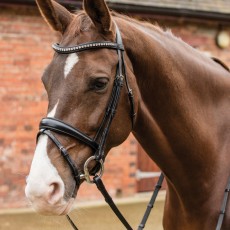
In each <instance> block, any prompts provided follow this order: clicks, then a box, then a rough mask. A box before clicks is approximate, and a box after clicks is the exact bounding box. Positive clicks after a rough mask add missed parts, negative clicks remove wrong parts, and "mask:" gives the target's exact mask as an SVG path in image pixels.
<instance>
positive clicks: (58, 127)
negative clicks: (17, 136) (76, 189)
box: [38, 28, 135, 185]
mask: <svg viewBox="0 0 230 230" xmlns="http://www.w3.org/2000/svg"><path fill="white" fill-rule="evenodd" d="M52 47H53V49H54V50H55V51H56V52H57V53H60V54H70V53H76V52H83V51H86V50H92V49H101V48H106V49H113V50H117V54H118V64H117V70H116V76H115V80H114V84H113V88H112V93H111V96H110V100H109V103H108V105H107V108H106V111H105V114H104V117H103V120H102V122H101V124H100V127H99V128H98V130H97V133H96V135H95V137H94V138H91V137H89V136H88V135H86V134H85V133H83V132H82V131H80V130H78V129H76V128H74V127H72V126H70V125H69V124H66V123H64V122H63V121H61V120H58V119H55V118H49V117H46V118H43V119H42V120H41V122H40V127H39V128H40V131H39V133H38V136H40V135H41V134H45V135H47V136H48V137H49V138H50V139H51V140H52V141H53V143H54V144H55V145H56V146H57V147H58V149H59V150H60V152H61V154H62V156H63V157H64V159H65V160H66V162H67V163H68V165H69V167H70V169H71V171H72V174H73V177H74V179H75V181H76V185H79V184H80V180H83V179H85V180H86V181H87V182H89V183H93V181H92V180H91V178H90V173H89V170H88V165H89V163H90V162H91V161H96V162H98V167H97V170H96V171H100V177H101V176H102V174H103V162H104V158H105V156H104V148H105V143H106V140H107V137H108V133H109V130H110V126H111V123H112V120H113V118H114V116H115V113H116V109H117V105H118V101H119V97H120V92H121V88H122V86H123V84H124V81H125V85H126V87H127V91H128V98H129V102H130V107H131V112H130V116H131V121H132V126H133V125H134V117H135V110H134V99H133V93H132V89H131V88H130V86H129V83H128V80H127V76H126V69H125V63H124V46H123V43H122V38H121V35H120V32H119V29H118V28H117V37H116V43H114V42H110V41H102V42H98V41H96V42H88V43H84V44H80V45H77V46H72V47H61V46H60V45H59V44H54V45H53V46H52ZM50 131H53V132H56V133H60V134H64V135H67V136H70V137H72V138H75V139H77V140H78V141H80V142H82V143H84V144H86V145H88V146H89V147H90V148H91V149H92V150H93V155H92V156H91V157H90V158H89V159H87V161H86V162H85V165H84V174H82V173H80V172H79V170H78V169H77V168H76V166H75V164H74V162H73V160H72V159H71V157H70V156H69V154H68V152H67V150H66V149H65V147H64V146H62V144H61V143H60V142H59V140H58V139H57V138H56V137H55V136H54V135H53V134H52V133H51V132H50ZM95 173H96V172H94V174H95Z"/></svg>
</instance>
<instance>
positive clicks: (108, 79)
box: [25, 0, 230, 230]
mask: <svg viewBox="0 0 230 230" xmlns="http://www.w3.org/2000/svg"><path fill="white" fill-rule="evenodd" d="M37 4H38V7H39V9H40V11H41V14H42V16H43V17H44V19H45V20H46V22H47V23H48V24H49V25H50V26H51V27H52V28H53V29H54V30H55V31H58V32H59V33H60V34H61V40H60V45H55V47H56V48H55V47H54V48H55V50H56V51H57V52H55V54H54V57H53V60H52V62H51V63H50V64H49V65H48V67H47V68H46V70H45V72H44V75H43V77H42V81H43V83H44V86H45V89H46V91H47V94H48V100H49V106H48V113H47V117H48V118H50V119H49V120H51V121H52V119H53V120H54V121H55V119H56V120H59V121H63V122H65V123H62V124H63V125H64V124H69V125H71V127H73V128H75V129H77V130H81V132H82V133H84V134H82V133H80V134H78V137H79V135H80V136H81V138H83V139H84V140H83V141H82V139H80V140H79V138H78V139H75V138H73V137H70V135H63V133H60V132H52V131H50V132H49V135H48V134H47V133H40V135H39V137H38V143H37V146H36V150H35V155H34V158H33V161H32V165H31V169H30V173H29V176H28V178H27V185H26V189H25V192H26V196H27V197H28V199H29V200H30V201H31V203H32V206H33V207H34V208H35V210H36V211H38V212H40V213H42V214H47V215H64V214H67V213H68V212H70V210H71V206H72V204H73V201H74V197H75V196H76V193H77V190H78V189H79V185H80V184H81V183H82V182H83V181H84V176H83V177H79V178H78V179H79V183H78V184H77V187H76V186H75V185H76V181H75V179H74V178H73V176H72V174H73V171H71V168H70V167H69V165H70V164H71V163H74V166H76V168H77V169H78V170H79V172H81V173H82V172H84V169H83V168H84V164H85V162H86V161H87V159H89V158H90V157H91V156H92V155H93V148H94V146H93V144H94V142H92V140H93V138H94V137H95V135H96V134H97V133H98V129H101V128H100V126H101V124H102V123H103V118H104V117H105V113H106V108H107V106H108V104H109V102H110V99H111V95H112V90H113V88H114V87H113V86H114V76H116V73H117V63H118V60H119V63H120V59H121V58H122V57H120V56H119V55H118V53H119V52H120V51H119V50H122V47H120V48H117V49H118V50H116V49H113V48H111V47H112V45H114V42H115V41H116V36H117V29H116V27H117V28H119V31H120V33H121V37H122V40H123V44H124V57H123V58H124V59H123V63H124V64H125V66H126V73H127V74H126V77H127V79H126V80H127V82H126V83H124V85H125V84H126V85H127V87H123V88H122V90H121V92H120V99H119V103H118V105H117V111H116V115H115V116H114V119H113V122H112V123H111V127H110V130H109V132H108V133H107V139H106V143H104V155H103V156H104V157H105V156H106V154H107V153H108V151H109V150H110V149H111V148H112V147H114V146H117V145H119V144H121V143H122V142H123V141H124V140H125V139H126V138H127V137H128V135H129V134H130V132H132V133H133V134H134V136H135V137H136V139H137V140H138V141H139V143H140V144H141V146H142V147H143V148H144V149H145V151H146V152H147V153H148V155H149V156H150V157H151V158H152V159H153V160H154V161H155V162H156V163H157V165H158V166H159V167H160V168H161V170H162V171H163V173H164V175H165V177H166V180H167V185H168V189H167V197H166V202H165V210H164V218H163V226H164V229H167V230H177V229H178V230H180V229H181V230H212V229H215V226H216V223H217V220H218V216H219V213H220V207H221V204H222V200H223V197H224V191H225V188H226V185H227V181H228V178H229V176H230V73H229V71H228V70H227V69H226V68H223V66H221V65H220V64H219V63H217V62H215V61H213V60H212V59H211V58H209V57H207V56H205V55H204V54H202V53H201V52H199V51H197V50H195V49H193V48H192V47H190V46H189V45H187V44H186V43H184V42H183V41H182V40H181V39H178V38H176V37H175V36H173V35H172V33H171V32H169V31H163V30H162V29H160V28H159V27H156V26H153V25H151V24H149V23H143V22H139V21H137V20H134V19H131V18H128V17H125V16H122V15H120V14H117V13H111V12H110V11H109V10H108V7H107V5H106V3H105V2H104V0H97V1H95V0H84V11H80V12H77V13H76V14H73V13H70V12H69V11H68V10H67V9H65V8H64V7H62V6H61V5H59V4H58V3H57V2H55V1H52V0H37ZM92 41H105V43H106V42H107V43H109V42H111V44H110V46H111V47H110V48H106V47H101V46H102V45H100V48H99V49H96V48H95V49H93V50H87V49H85V50H84V51H83V48H84V47H83V48H82V47H81V49H82V50H81V51H82V52H77V51H76V52H75V51H73V52H66V53H65V52H64V51H66V50H65V49H63V50H62V51H63V52H62V51H61V48H60V47H74V46H75V47H76V46H77V45H79V44H84V43H87V42H88V43H89V42H92ZM107 43H106V45H107ZM97 44H98V43H97ZM91 45H92V44H91ZM92 46H93V45H92ZM58 47H59V50H58ZM122 52H123V51H122ZM129 87H130V88H131V89H132V91H133V95H134V100H133V101H132V100H130V98H129V97H128V96H127V90H126V88H127V89H128V91H130V88H129ZM129 93H130V92H129ZM131 97H132V95H131ZM132 103H133V105H132ZM132 110H134V111H132ZM130 111H131V112H133V113H134V114H135V117H134V114H133V117H132V118H133V120H132V118H131V117H130V113H131V112H130ZM43 125H44V124H43ZM59 125H61V124H60V122H59ZM45 134H47V135H45ZM51 135H52V136H55V138H56V139H58V140H59V141H60V143H61V144H62V145H63V146H64V147H65V150H66V151H68V153H69V156H70V157H71V159H72V161H71V162H70V161H69V162H67V161H66V159H64V158H63V156H62V155H61V154H60V151H59V150H58V148H57V146H56V145H57V144H55V143H54V141H53V139H52V138H51ZM87 138H88V139H87ZM56 139H55V140H56ZM87 140H88V142H87ZM90 141H91V142H90ZM90 143H91V144H92V146H91V145H90ZM60 149H61V150H62V148H60ZM95 160H96V159H95ZM95 162H96V161H94V160H92V161H91V162H89V164H88V165H87V167H88V168H89V171H91V172H92V170H93V169H94V168H95V165H96V163H95ZM68 164H69V165H68ZM96 166H97V165H96ZM222 229H223V230H227V229H230V203H229V202H228V204H227V207H226V214H225V217H224V221H223V225H222Z"/></svg>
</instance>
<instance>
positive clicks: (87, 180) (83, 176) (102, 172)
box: [80, 156, 104, 184]
mask: <svg viewBox="0 0 230 230" xmlns="http://www.w3.org/2000/svg"><path fill="white" fill-rule="evenodd" d="M95 160H96V156H92V157H90V158H88V159H87V161H86V162H85V164H84V173H85V174H84V175H83V174H81V175H80V177H81V179H85V180H86V182H87V183H89V184H93V183H94V181H93V179H91V175H90V173H89V169H88V165H89V163H90V162H91V161H95ZM98 163H99V164H100V170H99V171H98V174H96V175H97V176H98V177H99V178H101V177H102V175H103V174H104V162H103V160H102V159H101V160H99V161H98ZM94 176H95V175H94Z"/></svg>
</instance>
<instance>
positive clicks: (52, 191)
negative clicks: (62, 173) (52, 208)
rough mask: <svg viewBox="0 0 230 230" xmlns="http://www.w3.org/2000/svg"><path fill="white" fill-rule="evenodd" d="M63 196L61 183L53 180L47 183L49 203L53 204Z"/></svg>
mask: <svg viewBox="0 0 230 230" xmlns="http://www.w3.org/2000/svg"><path fill="white" fill-rule="evenodd" d="M62 197H63V191H62V188H61V184H60V183H58V182H53V183H51V184H50V185H49V192H48V197H47V198H48V202H49V203H50V204H55V203H57V202H58V201H60V199H62Z"/></svg>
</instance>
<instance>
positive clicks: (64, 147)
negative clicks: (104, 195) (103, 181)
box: [25, 0, 136, 215]
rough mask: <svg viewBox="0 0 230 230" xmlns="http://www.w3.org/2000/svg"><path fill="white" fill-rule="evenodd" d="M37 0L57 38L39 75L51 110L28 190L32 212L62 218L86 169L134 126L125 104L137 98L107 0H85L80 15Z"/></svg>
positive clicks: (97, 164)
mask: <svg viewBox="0 0 230 230" xmlns="http://www.w3.org/2000/svg"><path fill="white" fill-rule="evenodd" d="M36 2H37V5H38V7H39V10H40V12H41V14H42V16H43V18H44V19H45V21H46V22H47V23H48V24H49V25H50V26H51V27H52V29H54V30H55V31H57V32H58V33H59V34H60V35H61V40H60V42H59V44H55V45H54V46H53V48H54V50H55V51H56V52H55V54H54V56H53V60H52V61H51V63H50V64H49V65H48V67H47V68H46V70H45V71H44V74H43V76H42V82H43V84H44V87H45V89H46V91H47V94H48V102H49V105H48V112H47V118H45V119H43V120H42V121H41V124H40V132H39V135H38V139H37V146H36V150H35V154H34V158H33V161H32V165H31V169H30V173H29V176H28V178H27V185H26V189H25V192H26V196H27V197H28V199H29V200H30V201H31V203H32V206H33V207H34V208H35V210H36V211H38V212H40V213H43V214H49V215H53V214H55V215H62V214H63V215H64V214H66V213H68V212H69V211H70V209H71V206H72V204H73V201H74V198H75V196H76V193H77V190H78V188H79V186H80V184H81V183H82V182H83V181H84V180H85V179H86V180H88V181H89V182H90V178H89V175H85V174H84V173H86V172H85V171H87V172H89V174H95V173H98V172H97V171H100V170H102V167H103V161H104V158H105V156H106V154H107V153H108V151H109V150H110V149H111V148H112V147H114V146H116V145H118V144H120V143H122V142H123V141H124V140H125V139H126V138H127V136H128V135H129V133H130V132H131V130H132V125H134V120H132V118H131V117H130V108H131V110H133V106H134V103H136V102H134V101H133V98H132V93H131V89H130V87H129V83H130V85H131V86H132V85H133V84H134V74H133V71H132V67H131V65H129V63H131V62H130V61H129V59H128V57H127V56H126V55H125V54H124V53H123V52H124V50H123V44H122V38H121V36H120V34H118V33H119V29H118V28H117V26H116V24H115V22H114V21H113V19H112V16H111V14H110V11H109V10H108V8H107V6H106V4H105V2H104V1H93V0H85V1H84V11H80V12H78V13H77V14H72V13H70V12H69V11H68V10H67V9H65V8H64V7H62V6H61V5H59V4H58V3H57V2H55V1H52V0H46V1H40V0H37V1H36ZM124 56H125V57H124ZM125 63H128V64H127V68H125V67H124V66H125ZM122 85H126V88H127V89H128V93H129V97H127V90H126V89H124V87H123V89H122ZM119 98H120V99H119ZM118 99H119V106H117V105H118ZM116 110H117V111H116ZM115 111H116V115H115V116H114V114H115ZM131 113H132V114H134V111H131ZM113 117H114V119H113ZM112 120H113V122H112ZM110 125H111V126H110ZM92 156H93V158H92ZM89 159H90V160H89ZM87 160H88V161H87ZM86 162H87V165H85V164H86ZM101 173H102V172H101Z"/></svg>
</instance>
